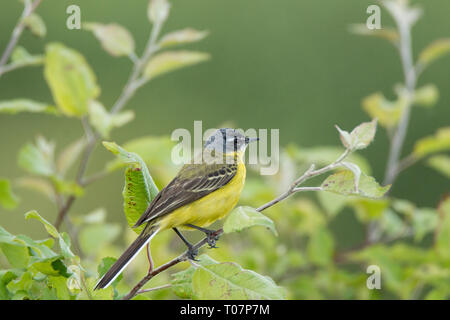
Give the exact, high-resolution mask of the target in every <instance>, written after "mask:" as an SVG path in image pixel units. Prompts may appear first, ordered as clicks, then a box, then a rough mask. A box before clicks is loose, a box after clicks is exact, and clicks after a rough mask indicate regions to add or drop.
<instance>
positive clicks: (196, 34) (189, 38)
mask: <svg viewBox="0 0 450 320" xmlns="http://www.w3.org/2000/svg"><path fill="white" fill-rule="evenodd" d="M207 35H208V31H199V30H195V29H191V28H186V29H183V30H178V31H174V32H171V33H168V34H166V35H165V36H163V37H162V38H161V40H160V41H159V46H160V47H161V48H166V47H171V46H176V45H180V44H185V43H192V42H197V41H200V40H203V39H204V38H205V37H206V36H207Z"/></svg>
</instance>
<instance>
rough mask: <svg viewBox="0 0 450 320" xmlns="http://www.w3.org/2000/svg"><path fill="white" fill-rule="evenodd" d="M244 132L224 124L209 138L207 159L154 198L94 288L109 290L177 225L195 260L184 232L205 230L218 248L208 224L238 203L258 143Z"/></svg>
mask: <svg viewBox="0 0 450 320" xmlns="http://www.w3.org/2000/svg"><path fill="white" fill-rule="evenodd" d="M258 140H259V139H258V138H256V137H248V136H245V135H244V134H243V133H242V132H241V131H240V130H237V129H231V128H221V129H218V130H216V131H214V133H213V134H212V135H211V136H210V137H209V138H208V139H207V140H206V141H205V143H204V145H203V150H202V153H201V156H202V159H203V160H202V161H201V162H199V161H193V162H191V163H187V164H185V165H184V166H183V167H182V168H181V169H180V171H179V172H178V174H177V175H176V176H175V178H173V180H172V181H170V182H169V184H168V185H167V186H166V187H164V188H163V189H162V190H161V191H160V192H159V193H158V194H157V195H156V196H155V198H154V199H153V200H152V201H151V202H150V204H149V205H148V207H147V209H146V210H145V212H144V213H143V214H142V215H141V217H140V218H139V219H138V220H137V222H136V224H135V225H134V226H133V228H136V227H139V226H141V225H144V224H145V227H144V228H143V230H142V231H141V233H140V234H139V236H138V237H137V238H136V240H135V241H134V242H133V243H132V244H131V245H130V246H129V247H128V248H127V249H126V250H125V252H124V253H123V254H122V255H121V256H120V257H119V258H118V259H117V260H116V262H115V263H114V264H113V265H112V266H111V267H110V269H109V270H108V271H107V272H106V273H105V274H104V275H103V277H102V278H101V279H100V280H99V281H98V282H97V284H96V286H95V289H104V288H107V287H108V286H109V285H110V284H111V283H112V282H113V281H114V280H115V279H116V278H117V277H118V276H119V275H120V274H121V273H122V272H123V270H124V269H125V268H126V267H127V266H128V264H129V263H130V262H131V261H132V260H133V259H134V258H135V257H136V255H137V254H138V253H139V252H140V250H141V249H142V248H143V247H144V246H145V245H147V244H148V243H149V242H150V241H151V240H152V238H153V237H154V236H155V235H156V234H157V233H158V232H161V231H163V230H168V229H173V230H174V231H175V233H176V234H177V235H178V236H179V237H180V239H181V240H182V241H183V242H184V243H185V245H186V246H187V248H188V251H187V256H188V258H189V259H191V260H195V257H196V255H197V254H198V252H197V250H195V249H194V246H193V245H192V244H191V243H189V241H188V240H187V239H186V238H185V237H184V236H183V234H182V233H181V232H180V230H189V231H192V230H200V231H202V232H203V233H205V235H206V238H207V243H208V244H209V246H210V247H211V248H215V247H216V241H217V240H218V237H217V236H215V232H216V231H215V230H210V229H207V227H208V226H209V225H211V224H212V223H214V222H215V221H217V220H219V219H223V218H224V217H225V216H226V215H227V214H228V213H229V212H230V211H231V210H232V209H233V208H234V207H235V206H236V204H237V202H238V200H239V197H240V194H241V192H242V189H243V187H244V183H245V177H246V168H245V164H244V154H245V150H246V148H247V146H248V145H249V144H250V143H251V142H253V141H258Z"/></svg>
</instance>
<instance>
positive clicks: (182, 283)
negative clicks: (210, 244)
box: [170, 258, 201, 299]
mask: <svg viewBox="0 0 450 320" xmlns="http://www.w3.org/2000/svg"><path fill="white" fill-rule="evenodd" d="M199 260H201V258H200V259H199ZM194 273H195V268H194V267H189V268H187V269H186V270H183V271H180V272H177V273H174V274H172V275H171V276H172V279H171V281H170V284H171V289H172V291H173V293H175V294H176V295H177V296H178V297H180V298H182V299H192V298H193V291H192V276H193V275H194Z"/></svg>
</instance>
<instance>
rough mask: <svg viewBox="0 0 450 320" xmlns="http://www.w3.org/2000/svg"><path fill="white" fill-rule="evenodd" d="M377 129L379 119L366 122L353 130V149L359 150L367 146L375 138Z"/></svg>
mask: <svg viewBox="0 0 450 320" xmlns="http://www.w3.org/2000/svg"><path fill="white" fill-rule="evenodd" d="M376 131H377V119H374V120H372V121H371V122H364V123H361V124H360V125H359V126H357V127H356V128H355V129H353V130H352V132H351V133H350V135H351V136H352V138H353V141H354V147H353V149H355V150H359V149H364V148H366V147H367V146H368V145H369V144H370V143H371V142H372V140H373V139H374V138H375V133H376Z"/></svg>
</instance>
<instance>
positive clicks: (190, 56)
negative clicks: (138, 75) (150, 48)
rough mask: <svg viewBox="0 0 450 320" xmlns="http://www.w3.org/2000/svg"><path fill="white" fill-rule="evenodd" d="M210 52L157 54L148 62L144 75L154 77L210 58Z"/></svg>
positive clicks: (149, 77) (168, 52)
mask: <svg viewBox="0 0 450 320" xmlns="http://www.w3.org/2000/svg"><path fill="white" fill-rule="evenodd" d="M209 57H210V56H209V54H207V53H203V52H195V51H166V52H163V53H160V54H158V55H155V56H154V57H153V58H152V59H151V60H150V61H149V62H148V64H147V66H146V67H145V70H144V75H145V76H146V77H147V78H148V79H154V78H156V77H158V76H161V75H163V74H165V73H168V72H172V71H175V70H178V69H181V68H184V67H188V66H191V65H194V64H197V63H200V62H203V61H206V60H208V59H209Z"/></svg>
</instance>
